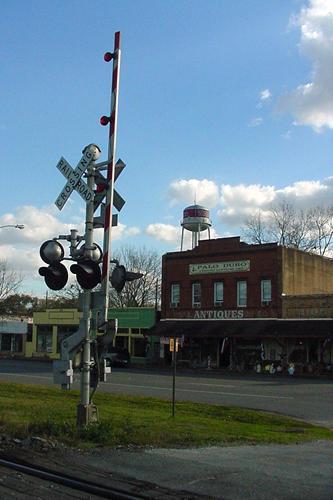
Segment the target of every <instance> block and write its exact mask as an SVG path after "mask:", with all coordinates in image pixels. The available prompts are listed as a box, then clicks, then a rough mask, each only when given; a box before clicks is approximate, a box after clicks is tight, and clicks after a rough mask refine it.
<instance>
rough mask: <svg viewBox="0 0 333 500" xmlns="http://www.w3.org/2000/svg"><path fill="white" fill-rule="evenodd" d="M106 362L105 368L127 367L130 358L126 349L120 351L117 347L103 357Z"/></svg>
mask: <svg viewBox="0 0 333 500" xmlns="http://www.w3.org/2000/svg"><path fill="white" fill-rule="evenodd" d="M103 358H104V359H105V360H106V365H107V366H122V367H126V366H129V364H130V362H131V357H130V355H129V352H128V350H127V349H121V348H119V347H111V348H110V349H109V352H107V353H105V354H104V355H103Z"/></svg>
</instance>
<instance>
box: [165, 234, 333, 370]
mask: <svg viewBox="0 0 333 500" xmlns="http://www.w3.org/2000/svg"><path fill="white" fill-rule="evenodd" d="M331 294H332V295H331ZM325 297H326V299H325ZM300 304H301V305H300ZM161 307H162V308H161V322H160V323H159V325H158V327H157V330H158V332H159V334H160V335H161V336H165V337H172V336H176V337H180V338H181V339H182V342H181V343H182V348H181V351H180V358H182V361H183V363H184V364H185V363H186V364H188V365H190V366H207V365H208V364H209V365H211V366H213V367H214V366H219V367H220V366H222V367H223V366H224V367H227V366H229V367H230V368H237V369H243V368H253V367H254V366H256V365H257V364H258V363H259V364H261V365H262V366H263V365H264V363H266V362H267V364H269V363H271V364H275V365H281V366H282V365H283V366H284V367H286V366H287V363H295V364H296V365H299V366H298V369H301V368H302V369H303V368H304V369H308V370H309V371H311V370H313V369H314V367H315V366H316V367H317V366H318V365H319V364H324V365H325V366H327V367H329V366H330V365H331V363H332V361H333V354H332V347H331V345H332V342H331V336H333V321H332V311H333V260H332V259H328V258H325V257H321V256H318V255H314V254H310V253H306V252H302V251H300V250H297V249H294V248H286V247H282V246H278V245H277V244H276V243H270V244H261V245H249V244H246V243H244V242H241V241H240V238H239V237H234V238H220V239H215V240H203V241H200V242H199V245H198V246H196V247H195V248H194V249H192V250H187V251H183V252H172V253H167V254H165V255H164V256H163V259H162V304H161ZM165 354H166V356H167V347H166V348H165Z"/></svg>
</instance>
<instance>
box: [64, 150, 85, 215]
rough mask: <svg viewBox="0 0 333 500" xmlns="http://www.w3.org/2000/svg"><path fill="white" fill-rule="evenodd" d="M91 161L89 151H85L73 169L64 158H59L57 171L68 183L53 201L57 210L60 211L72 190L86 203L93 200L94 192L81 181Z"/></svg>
mask: <svg viewBox="0 0 333 500" xmlns="http://www.w3.org/2000/svg"><path fill="white" fill-rule="evenodd" d="M93 160H94V155H93V153H92V152H91V151H90V150H89V149H86V151H85V153H84V154H83V156H82V158H81V160H80V161H79V163H78V164H77V166H76V167H75V169H73V168H72V167H71V165H70V164H69V163H68V162H67V161H66V160H65V158H63V157H61V158H60V160H59V162H58V164H57V169H58V170H60V172H61V173H62V174H63V175H64V176H65V177H66V179H68V181H67V183H66V185H65V187H64V188H63V190H62V191H61V193H60V194H59V196H58V198H57V199H56V201H55V204H56V206H57V207H58V208H59V210H62V208H63V207H64V205H65V203H66V201H67V200H68V198H69V197H70V195H71V194H72V192H73V190H74V189H75V191H77V192H78V193H79V195H80V196H81V198H82V199H83V200H84V201H85V202H86V203H87V202H89V201H92V200H93V199H94V192H93V191H92V190H91V189H90V188H89V187H88V186H87V184H86V183H85V182H84V181H83V180H82V179H81V177H82V175H83V174H84V172H85V171H86V169H87V167H88V166H89V164H90V163H91V162H92V161H93Z"/></svg>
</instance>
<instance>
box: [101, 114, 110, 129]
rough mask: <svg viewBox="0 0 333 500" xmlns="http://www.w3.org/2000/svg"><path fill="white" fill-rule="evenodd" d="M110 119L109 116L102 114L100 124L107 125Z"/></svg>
mask: <svg viewBox="0 0 333 500" xmlns="http://www.w3.org/2000/svg"><path fill="white" fill-rule="evenodd" d="M109 121H110V118H109V117H108V116H102V117H101V118H100V120H99V122H100V124H101V125H103V127H105V125H107V124H108V123H109Z"/></svg>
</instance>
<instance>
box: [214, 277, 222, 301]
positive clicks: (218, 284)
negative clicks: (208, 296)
mask: <svg viewBox="0 0 333 500" xmlns="http://www.w3.org/2000/svg"><path fill="white" fill-rule="evenodd" d="M222 303H223V282H222V281H215V283H214V306H220V305H222Z"/></svg>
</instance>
